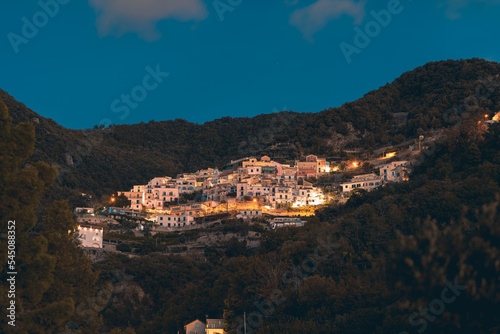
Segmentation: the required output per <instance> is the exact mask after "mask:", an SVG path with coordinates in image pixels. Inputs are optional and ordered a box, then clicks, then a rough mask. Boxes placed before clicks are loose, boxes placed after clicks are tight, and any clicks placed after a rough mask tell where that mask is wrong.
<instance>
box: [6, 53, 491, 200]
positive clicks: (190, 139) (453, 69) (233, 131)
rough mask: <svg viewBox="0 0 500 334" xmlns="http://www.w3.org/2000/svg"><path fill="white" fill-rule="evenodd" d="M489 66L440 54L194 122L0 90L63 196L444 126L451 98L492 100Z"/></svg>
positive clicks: (481, 106)
mask: <svg viewBox="0 0 500 334" xmlns="http://www.w3.org/2000/svg"><path fill="white" fill-rule="evenodd" d="M499 73H500V64H498V63H494V62H488V61H485V60H482V59H470V60H462V61H440V62H433V63H429V64H426V65H425V66H422V67H419V68H417V69H415V70H413V71H410V72H407V73H405V74H403V75H402V76H401V77H400V78H398V79H396V80H395V81H394V82H393V83H390V84H387V85H385V86H383V87H381V88H379V89H377V90H374V91H372V92H369V93H368V94H366V95H365V96H364V97H363V98H361V99H359V100H357V101H354V102H351V103H346V104H345V105H343V106H341V107H338V108H330V109H328V110H324V111H321V112H318V113H305V114H304V113H294V112H281V113H276V114H265V115H260V116H256V117H253V118H231V117H225V118H222V119H217V120H214V121H211V122H207V123H204V124H201V125H200V124H194V123H190V122H187V121H184V120H180V119H177V120H173V121H161V122H149V123H140V124H134V125H117V126H111V127H109V128H106V129H100V130H99V129H92V130H86V131H82V130H70V129H66V128H63V127H61V126H59V125H57V124H56V123H55V122H53V121H52V120H50V119H46V118H43V117H41V116H39V115H37V114H36V113H35V112H33V111H31V110H30V109H28V108H26V107H25V106H24V105H23V104H21V103H19V102H17V101H15V99H14V98H12V97H11V96H9V95H8V94H7V93H6V92H4V91H1V90H0V99H2V100H4V101H5V103H6V104H7V106H8V108H9V111H10V114H11V116H12V117H13V119H14V124H17V123H19V122H21V121H30V122H34V125H35V129H36V138H37V143H36V149H35V153H34V155H33V156H32V158H31V160H32V161H39V160H42V161H46V162H48V163H51V164H58V165H60V166H61V168H62V169H63V170H64V172H63V174H62V176H61V179H60V181H59V182H58V184H57V186H56V187H57V188H56V190H54V189H53V191H52V193H53V196H56V197H57V196H61V197H64V198H73V196H74V195H75V191H74V190H73V189H77V190H80V191H82V192H90V193H94V194H97V195H100V194H103V193H111V192H113V191H116V190H121V189H127V188H129V187H130V186H131V185H133V184H139V183H144V182H146V181H147V180H149V179H150V178H152V177H154V176H158V175H174V174H176V173H180V172H188V171H195V170H197V169H200V168H204V167H208V166H219V167H222V166H223V165H224V164H225V163H227V162H228V161H230V160H231V159H236V158H240V157H243V156H246V155H251V154H258V153H259V152H261V153H266V154H270V155H271V156H272V155H273V154H274V153H276V152H277V151H278V152H282V151H286V152H285V153H286V156H289V157H299V156H300V155H304V154H308V153H315V154H319V155H325V156H332V155H336V154H338V153H339V151H340V150H341V149H346V148H357V147H361V148H365V149H370V148H374V147H375V146H376V145H379V144H387V143H389V142H392V143H393V144H397V143H399V142H401V141H404V140H405V139H407V138H414V137H416V136H417V135H418V134H419V133H425V132H427V131H431V130H433V129H440V128H442V127H450V126H453V125H454V124H453V123H450V122H449V121H448V120H447V118H446V117H445V116H444V115H446V110H448V109H449V108H452V107H454V106H455V105H456V106H459V105H461V106H463V105H464V103H467V104H474V113H475V114H478V115H479V114H482V113H484V112H492V111H495V110H498V109H500V98H499V97H500V93H499V90H498V89H491V87H490V86H488V78H490V80H491V78H494V77H496V76H497V75H498V74H499ZM480 82H483V83H482V84H481V83H480ZM478 89H479V90H483V91H484V90H486V91H488V90H491V94H489V96H488V99H475V100H474V99H471V98H470V97H471V96H472V95H476V90H478ZM459 112H460V111H459ZM278 143H279V144H281V145H279V146H278V145H277V144H278ZM276 150H277V151H276ZM278 156H279V154H278ZM70 189H71V190H70Z"/></svg>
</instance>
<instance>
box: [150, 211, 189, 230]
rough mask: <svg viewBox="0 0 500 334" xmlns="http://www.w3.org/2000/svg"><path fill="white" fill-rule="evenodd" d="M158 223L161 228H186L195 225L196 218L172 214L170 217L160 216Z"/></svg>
mask: <svg viewBox="0 0 500 334" xmlns="http://www.w3.org/2000/svg"><path fill="white" fill-rule="evenodd" d="M156 223H157V224H158V225H159V226H160V227H186V226H192V225H195V224H196V223H195V221H194V217H193V216H189V215H187V214H185V213H182V214H178V215H176V214H170V215H158V216H156Z"/></svg>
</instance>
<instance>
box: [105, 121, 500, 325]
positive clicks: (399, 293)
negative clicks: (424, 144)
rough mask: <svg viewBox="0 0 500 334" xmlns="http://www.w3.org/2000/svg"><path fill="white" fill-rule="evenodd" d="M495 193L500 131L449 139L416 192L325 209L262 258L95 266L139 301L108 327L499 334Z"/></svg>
mask: <svg viewBox="0 0 500 334" xmlns="http://www.w3.org/2000/svg"><path fill="white" fill-rule="evenodd" d="M499 184H500V126H496V127H491V128H490V130H489V132H487V133H484V134H483V136H482V137H481V139H478V140H474V139H473V138H471V137H470V132H468V131H465V128H462V129H460V131H457V132H455V133H452V132H449V133H448V136H447V139H446V141H444V142H443V143H441V144H439V145H437V146H436V148H435V150H434V151H433V152H432V153H429V154H428V155H426V159H425V161H423V163H422V164H421V166H419V167H418V168H417V169H416V170H415V171H414V175H413V179H412V180H411V181H409V182H407V183H404V184H399V185H396V186H394V187H386V188H383V189H381V190H377V191H373V192H370V193H364V194H359V195H356V196H353V197H351V199H350V200H349V201H348V202H347V204H346V205H343V206H336V205H335V206H330V207H326V208H325V209H323V210H322V211H321V212H319V214H318V215H317V217H316V218H315V219H311V221H310V223H308V224H307V225H306V226H305V227H303V228H298V229H295V228H290V229H279V230H276V231H268V232H265V231H262V239H261V245H260V247H259V248H258V250H257V253H255V251H252V252H250V251H249V250H245V246H244V245H243V248H242V245H238V247H236V248H235V247H231V246H230V245H227V246H226V248H225V249H224V250H220V249H213V248H210V249H207V250H206V258H203V257H192V256H168V257H166V256H163V255H159V254H156V255H148V256H145V257H141V258H134V259H125V258H118V259H117V258H115V257H113V258H111V259H110V260H108V261H105V262H103V263H100V264H99V265H98V266H99V267H100V268H101V269H103V268H108V269H107V270H109V268H110V267H109V264H110V263H112V264H113V266H111V267H112V268H115V269H123V268H125V270H126V272H127V273H128V274H129V275H130V276H131V277H133V279H132V280H131V281H130V282H129V284H130V286H135V287H136V290H139V291H140V293H138V292H137V291H135V296H136V297H135V299H134V297H133V296H134V294H131V295H128V296H125V295H122V296H121V297H119V298H117V299H116V303H113V304H112V305H110V307H109V308H108V309H107V310H106V311H105V312H104V323H105V325H106V326H108V328H113V327H115V326H122V327H125V326H126V325H128V324H129V323H131V324H132V325H133V326H132V327H134V328H135V330H136V332H137V333H152V332H158V333H159V332H162V333H176V331H177V330H182V326H183V325H184V324H186V323H188V322H190V321H192V320H194V319H196V318H199V319H202V320H203V319H204V317H205V316H206V315H208V316H209V317H221V316H223V317H224V318H225V319H226V320H227V322H228V328H227V329H228V330H229V331H230V332H231V333H236V332H238V330H239V329H240V330H241V329H242V317H243V313H244V312H246V314H247V317H248V318H247V322H248V325H247V332H248V333H269V334H271V333H277V332H279V333H290V334H292V333H294V334H295V333H400V332H403V333H405V332H408V333H417V332H422V331H423V330H427V331H428V332H429V333H471V332H477V333H494V332H497V331H498V330H499V329H500V327H499V326H500V321H499V319H498V317H497V316H496V314H495V312H496V310H497V309H498V307H499V306H500V295H499V291H500V289H499V284H500V279H499V277H500V265H499V260H498V259H499V255H500V248H499V244H500V243H499V241H500V212H499V203H500V186H499ZM484 204H486V205H484ZM234 242H236V243H237V241H236V240H235V241H234ZM104 271H105V270H104ZM443 291H444V292H443ZM137 296H142V298H141V299H138V297H137ZM127 300H128V302H127ZM132 301H133V302H132ZM422 310H423V311H422ZM127 321H128V322H129V323H127ZM240 333H241V331H240Z"/></svg>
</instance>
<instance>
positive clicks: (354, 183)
mask: <svg viewBox="0 0 500 334" xmlns="http://www.w3.org/2000/svg"><path fill="white" fill-rule="evenodd" d="M381 185H382V180H381V179H380V176H378V175H377V174H373V173H371V174H362V175H356V176H354V177H353V178H352V179H351V180H349V181H347V182H343V183H341V184H340V186H341V187H342V191H343V192H346V193H347V192H350V191H352V190H354V189H364V190H366V191H370V190H373V189H375V188H378V187H380V186H381Z"/></svg>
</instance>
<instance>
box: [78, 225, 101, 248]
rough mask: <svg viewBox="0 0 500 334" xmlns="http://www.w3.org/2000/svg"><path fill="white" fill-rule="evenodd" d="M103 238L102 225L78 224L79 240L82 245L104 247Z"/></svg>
mask: <svg viewBox="0 0 500 334" xmlns="http://www.w3.org/2000/svg"><path fill="white" fill-rule="evenodd" d="M102 239H103V229H102V227H95V226H84V225H80V226H78V240H80V242H81V246H82V247H92V248H102Z"/></svg>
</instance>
